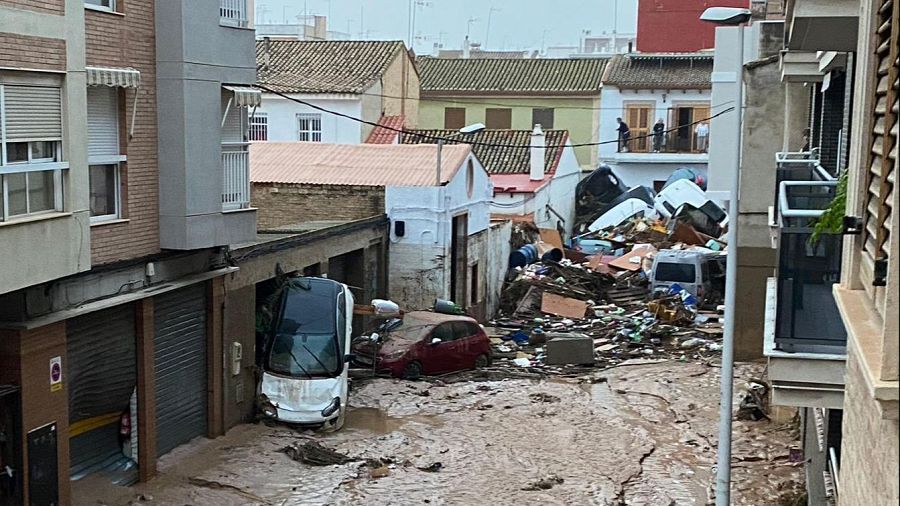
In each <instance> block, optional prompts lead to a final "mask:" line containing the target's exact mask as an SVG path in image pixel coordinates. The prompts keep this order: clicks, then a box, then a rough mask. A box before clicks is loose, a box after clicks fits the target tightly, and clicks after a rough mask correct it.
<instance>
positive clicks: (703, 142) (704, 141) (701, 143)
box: [694, 121, 709, 153]
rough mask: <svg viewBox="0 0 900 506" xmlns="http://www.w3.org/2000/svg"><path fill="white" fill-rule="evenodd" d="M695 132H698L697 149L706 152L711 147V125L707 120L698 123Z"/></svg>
mask: <svg viewBox="0 0 900 506" xmlns="http://www.w3.org/2000/svg"><path fill="white" fill-rule="evenodd" d="M694 133H695V134H697V151H699V152H701V153H706V150H707V148H708V147H709V125H708V124H706V122H705V121H701V122H700V123H697V126H696V127H694Z"/></svg>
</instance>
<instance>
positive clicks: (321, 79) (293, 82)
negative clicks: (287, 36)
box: [256, 40, 404, 93]
mask: <svg viewBox="0 0 900 506" xmlns="http://www.w3.org/2000/svg"><path fill="white" fill-rule="evenodd" d="M267 44H268V57H267V56H266V46H267ZM403 48H404V45H403V42H401V41H356V40H325V41H318V40H316V41H304V40H269V41H265V40H258V41H256V68H257V79H258V81H259V83H260V84H264V85H266V86H268V87H270V88H272V89H274V90H276V91H280V92H282V93H362V92H364V91H365V90H366V89H367V88H368V87H369V86H371V85H372V83H373V82H375V81H376V80H377V79H378V78H379V77H381V76H382V75H383V74H384V72H385V71H386V70H387V68H388V66H389V65H390V64H391V62H392V61H394V58H396V56H397V54H398V52H399V51H402V50H403Z"/></svg>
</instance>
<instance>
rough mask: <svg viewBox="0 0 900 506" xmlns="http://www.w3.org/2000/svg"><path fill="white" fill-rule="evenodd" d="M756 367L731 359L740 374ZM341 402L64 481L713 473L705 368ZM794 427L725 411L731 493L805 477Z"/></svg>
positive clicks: (346, 499)
mask: <svg viewBox="0 0 900 506" xmlns="http://www.w3.org/2000/svg"><path fill="white" fill-rule="evenodd" d="M760 372H761V366H758V365H742V366H739V367H738V369H737V377H738V378H741V377H744V378H746V377H751V376H757V375H759V373H760ZM741 386H742V385H738V388H740V387H741ZM351 403H352V408H353V409H352V410H351V411H350V412H349V414H348V416H347V425H346V427H345V428H344V429H343V430H342V431H340V432H337V433H332V434H315V435H312V434H308V433H298V432H296V431H292V430H289V429H286V428H283V427H266V426H264V425H244V426H240V427H237V428H235V429H233V430H232V431H230V432H229V433H228V435H226V436H225V437H222V438H219V439H217V440H214V441H207V440H202V441H196V442H194V443H192V444H190V445H187V446H186V447H184V448H179V449H178V450H176V451H175V452H173V454H170V455H168V456H166V457H164V458H163V460H162V461H161V468H160V476H159V477H158V478H156V479H154V480H153V481H151V482H150V483H147V484H142V485H139V486H136V487H133V488H130V489H122V488H114V487H109V486H92V487H84V486H77V487H76V494H77V495H76V497H77V498H78V504H130V503H134V502H137V503H145V504H179V505H184V504H217V505H226V504H278V505H281V504H319V505H321V504H363V503H375V504H436V505H441V504H462V505H466V504H477V503H481V502H484V501H485V500H489V501H490V502H491V503H492V504H517V503H518V504H521V503H528V504H537V503H540V504H598V505H692V504H693V505H703V504H707V501H708V496H709V493H710V492H709V490H710V486H711V484H712V480H713V476H714V465H715V441H716V427H717V417H718V411H717V409H718V408H717V403H718V368H716V367H714V366H709V365H704V364H698V363H684V362H678V361H667V362H661V363H652V364H642V365H627V364H626V365H621V366H618V367H615V368H612V369H608V370H605V371H596V372H592V373H591V374H587V375H584V376H581V377H575V378H559V377H556V378H545V379H536V380H530V379H507V380H492V381H460V382H453V383H445V382H441V381H430V382H425V381H423V382H404V381H399V380H388V379H375V380H369V381H366V382H364V383H363V384H362V385H357V389H356V390H355V391H354V393H353V395H351ZM795 436H796V434H794V433H793V431H792V430H791V429H790V427H787V426H777V425H775V424H774V423H772V422H768V421H760V422H749V421H748V422H743V421H738V422H736V423H735V445H734V471H733V479H734V482H735V483H734V490H735V496H734V504H746V505H759V504H779V502H778V501H779V498H780V497H787V496H790V495H793V494H795V493H796V492H797V491H798V490H800V489H801V488H802V487H801V483H802V482H801V476H802V466H798V465H797V464H792V463H790V462H789V460H788V454H789V448H790V446H791V445H792V444H794V443H795V439H794V438H795ZM306 439H313V440H315V441H316V442H317V443H320V444H321V445H322V446H324V447H326V448H331V449H334V450H336V451H338V452H340V453H342V454H344V455H347V456H349V457H350V458H351V459H352V461H351V462H348V463H343V464H334V465H325V466H311V465H307V464H303V463H301V462H298V461H294V460H292V459H291V458H290V457H289V456H288V455H287V454H285V453H284V452H283V449H284V448H285V447H286V446H288V445H292V444H298V443H299V444H302V443H303V442H304V441H305V440H306ZM79 485H81V484H79Z"/></svg>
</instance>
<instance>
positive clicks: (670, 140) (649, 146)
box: [618, 127, 709, 154]
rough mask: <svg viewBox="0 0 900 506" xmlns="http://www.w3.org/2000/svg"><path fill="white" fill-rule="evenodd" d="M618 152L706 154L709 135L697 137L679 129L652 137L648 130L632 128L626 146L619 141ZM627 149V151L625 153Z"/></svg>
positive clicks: (687, 129) (684, 128) (685, 128)
mask: <svg viewBox="0 0 900 506" xmlns="http://www.w3.org/2000/svg"><path fill="white" fill-rule="evenodd" d="M618 148H619V152H623V153H624V152H629V153H695V154H700V153H706V152H707V150H708V149H709V134H708V133H707V135H698V134H697V132H695V131H693V130H691V129H689V128H687V127H683V128H679V129H677V130H672V131H671V132H666V133H664V134H662V135H654V134H653V132H652V130H650V129H638V128H633V129H632V130H631V139H630V140H629V141H628V143H627V145H626V143H624V142H623V141H622V140H621V139H619V146H618ZM626 148H627V151H626Z"/></svg>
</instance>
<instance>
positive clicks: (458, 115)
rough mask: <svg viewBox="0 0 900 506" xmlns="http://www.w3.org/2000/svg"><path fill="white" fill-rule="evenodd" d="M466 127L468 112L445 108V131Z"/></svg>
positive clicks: (457, 108) (455, 108)
mask: <svg viewBox="0 0 900 506" xmlns="http://www.w3.org/2000/svg"><path fill="white" fill-rule="evenodd" d="M464 126H466V110H465V109H464V108H462V107H445V108H444V129H446V130H459V129H460V128H462V127H464Z"/></svg>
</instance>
